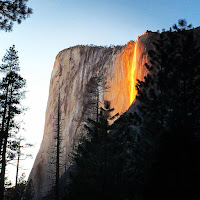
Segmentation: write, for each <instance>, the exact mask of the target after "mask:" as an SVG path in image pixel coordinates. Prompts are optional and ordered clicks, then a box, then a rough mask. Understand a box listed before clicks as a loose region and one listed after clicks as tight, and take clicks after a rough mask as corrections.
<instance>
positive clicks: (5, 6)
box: [0, 0, 33, 31]
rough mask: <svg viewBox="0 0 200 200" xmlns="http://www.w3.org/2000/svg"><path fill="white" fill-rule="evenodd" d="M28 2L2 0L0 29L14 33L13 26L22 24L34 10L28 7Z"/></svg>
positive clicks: (23, 0)
mask: <svg viewBox="0 0 200 200" xmlns="http://www.w3.org/2000/svg"><path fill="white" fill-rule="evenodd" d="M27 2H28V0H14V1H13V0H1V1H0V29H2V30H5V31H12V28H13V24H14V23H15V22H17V23H18V24H21V22H22V20H25V19H26V18H27V17H29V16H30V14H32V13H33V11H32V9H31V8H29V7H27V6H26V3H27Z"/></svg>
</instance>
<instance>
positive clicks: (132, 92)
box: [130, 39, 138, 104]
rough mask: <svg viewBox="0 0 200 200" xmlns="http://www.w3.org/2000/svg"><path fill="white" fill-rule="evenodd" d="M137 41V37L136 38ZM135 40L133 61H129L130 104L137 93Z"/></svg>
mask: <svg viewBox="0 0 200 200" xmlns="http://www.w3.org/2000/svg"><path fill="white" fill-rule="evenodd" d="M137 41H138V39H137ZM137 41H136V43H135V47H134V55H133V61H132V62H131V71H130V104H132V103H133V101H134V100H135V97H136V95H137V90H136V87H135V85H136V75H135V72H136V65H137Z"/></svg>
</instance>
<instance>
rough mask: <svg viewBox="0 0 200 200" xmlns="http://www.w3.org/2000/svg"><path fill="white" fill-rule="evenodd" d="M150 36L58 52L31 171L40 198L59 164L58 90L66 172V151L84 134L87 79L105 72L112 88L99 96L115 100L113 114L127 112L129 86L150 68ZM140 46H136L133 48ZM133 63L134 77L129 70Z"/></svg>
mask: <svg viewBox="0 0 200 200" xmlns="http://www.w3.org/2000/svg"><path fill="white" fill-rule="evenodd" d="M152 35H153V34H152V33H149V34H145V35H144V36H141V37H140V38H138V40H137V42H129V43H128V44H127V45H126V46H123V47H120V46H116V47H109V48H107V47H96V46H76V47H72V48H68V49H65V50H63V51H61V52H60V53H59V54H58V55H57V57H56V61H55V64H54V68H53V71H52V75H51V81H50V87H49V99H48V103H47V109H46V121H45V127H44V136H43V140H42V144H41V147H40V150H39V152H38V155H37V157H36V160H35V163H34V166H33V168H32V171H31V174H30V176H29V180H30V179H32V180H33V184H34V190H35V199H41V197H42V196H44V195H45V194H46V193H47V192H48V191H49V190H50V189H51V187H52V186H53V179H54V178H55V177H54V172H55V164H50V163H51V162H53V158H54V157H55V151H54V149H55V146H56V140H55V135H56V133H55V130H56V113H57V109H58V94H59V93H60V105H61V108H60V110H61V118H62V121H61V137H62V143H61V146H62V151H63V153H62V159H61V166H62V167H61V170H60V174H61V175H62V174H63V173H64V171H65V170H66V169H67V167H68V164H69V162H68V160H69V159H68V156H69V153H70V151H71V150H72V147H73V144H74V143H75V142H76V140H77V136H78V135H79V134H80V133H81V128H82V122H83V118H84V116H85V114H86V113H85V109H84V102H85V98H86V96H85V91H86V85H87V83H88V82H89V81H90V80H91V78H92V77H94V76H95V74H96V73H102V72H103V77H104V80H105V81H106V82H107V86H108V87H109V89H108V91H107V92H104V93H102V94H101V95H100V98H101V100H103V99H106V100H109V101H111V106H112V107H114V108H115V113H117V112H119V113H120V114H122V113H124V112H126V111H127V110H128V109H129V107H130V105H131V104H132V100H131V98H132V97H130V94H131V93H132V92H131V90H132V89H131V88H135V87H131V84H134V83H136V79H143V77H144V76H145V75H146V73H147V70H146V69H145V67H144V64H145V62H147V53H146V52H147V51H146V46H147V45H146V44H147V43H148V41H149V38H150V37H151V36H152ZM136 46H137V51H134V50H135V47H136ZM134 52H136V55H134ZM133 60H135V64H134V63H133ZM134 65H135V66H134ZM133 67H135V69H134V81H133V78H132V75H131V70H132V71H133ZM134 98H135V97H134Z"/></svg>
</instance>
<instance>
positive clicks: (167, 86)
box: [134, 20, 200, 199]
mask: <svg viewBox="0 0 200 200" xmlns="http://www.w3.org/2000/svg"><path fill="white" fill-rule="evenodd" d="M179 27H180V28H179ZM189 27H191V26H189ZM189 27H188V26H187V24H186V22H185V21H182V20H180V21H179V25H174V28H175V29H176V30H177V31H176V32H173V33H170V32H169V33H167V32H166V33H161V34H159V37H160V38H159V40H158V41H157V42H155V43H154V47H155V50H150V51H149V56H150V58H151V60H150V63H151V64H150V65H148V64H146V67H147V69H149V71H150V73H149V74H148V75H147V76H146V77H145V80H144V81H138V84H137V89H138V96H137V100H138V101H139V103H138V104H139V106H138V111H139V112H137V113H135V114H134V119H135V122H134V124H135V125H136V126H138V127H139V129H140V137H141V138H142V139H143V141H147V142H145V143H144V144H142V143H141V145H144V146H143V147H145V146H146V147H148V148H147V149H148V150H147V151H146V152H144V154H143V156H142V157H146V156H145V154H146V155H149V157H148V160H147V162H146V164H145V165H146V167H145V166H144V169H145V171H146V172H145V173H144V176H146V177H145V178H146V192H147V197H146V198H150V197H151V198H154V199H169V198H170V199H172V196H171V195H172V193H174V194H175V195H174V196H173V198H175V199H180V198H186V197H187V198H189V196H190V192H189V190H190V189H191V188H194V187H195V181H193V182H191V179H190V177H189V176H190V175H189V174H190V173H191V169H192V168H191V164H192V163H193V162H196V161H194V160H192V159H191V158H192V157H193V154H194V151H193V148H192V145H193V143H192V138H193V136H194V135H195V134H197V131H196V129H195V127H197V126H198V125H197V124H199V114H198V113H199V106H198V102H197V99H199V97H200V96H199V90H200V89H199V87H198V86H197V84H196V83H197V82H198V81H199V74H200V71H199V61H198V57H199V50H198V49H197V48H196V47H195V44H196V42H195V40H194V37H193V36H194V34H193V30H190V31H187V29H188V28H189ZM196 159H197V158H196ZM197 160H198V159H197ZM149 161H150V162H149ZM183 174H184V176H183ZM189 183H190V184H189ZM181 191H184V192H181ZM165 193H167V195H163V194H165Z"/></svg>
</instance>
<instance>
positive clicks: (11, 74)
mask: <svg viewBox="0 0 200 200" xmlns="http://www.w3.org/2000/svg"><path fill="white" fill-rule="evenodd" d="M19 70H20V68H19V58H18V56H17V51H16V50H15V46H14V45H13V46H12V47H10V49H9V50H7V52H6V55H5V56H4V57H3V64H2V65H1V71H2V72H3V74H4V76H3V75H2V76H3V77H2V79H1V81H0V106H1V107H0V119H1V132H0V198H1V199H3V194H4V193H3V191H4V179H5V168H6V155H7V149H8V148H10V149H11V150H17V148H16V142H15V141H14V140H15V129H18V128H19V126H18V124H17V123H16V121H15V116H17V115H19V114H21V113H22V112H23V110H24V109H23V108H22V106H21V104H20V103H21V99H23V97H24V94H25V92H24V90H23V88H24V87H25V85H26V81H25V79H24V78H23V77H21V75H20V74H19ZM8 155H9V154H8ZM11 158H12V156H11Z"/></svg>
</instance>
